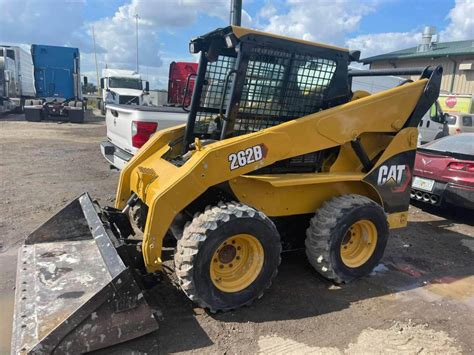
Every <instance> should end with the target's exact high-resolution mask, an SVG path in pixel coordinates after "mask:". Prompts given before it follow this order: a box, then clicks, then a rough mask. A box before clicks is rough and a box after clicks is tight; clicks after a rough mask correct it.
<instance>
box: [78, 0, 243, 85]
mask: <svg viewBox="0 0 474 355" xmlns="http://www.w3.org/2000/svg"><path fill="white" fill-rule="evenodd" d="M136 14H138V15H139V22H138V23H139V31H138V33H139V63H140V71H141V73H142V74H146V73H148V77H149V78H148V79H149V81H150V86H151V87H152V88H156V87H166V86H167V78H168V67H169V63H170V62H171V61H173V60H175V61H177V60H179V59H178V58H177V57H171V56H170V53H166V49H165V48H162V46H161V43H160V36H161V35H162V33H163V32H166V31H168V32H169V31H171V32H172V31H175V30H178V29H179V28H184V27H189V26H192V25H193V24H194V23H196V21H198V19H199V16H200V15H202V14H206V15H208V16H212V17H217V18H220V19H223V20H226V21H227V19H228V16H229V1H228V0H212V1H199V0H178V1H174V0H132V2H131V3H129V4H126V5H123V6H121V7H119V8H118V9H117V11H116V12H115V14H113V16H111V17H106V18H102V19H100V20H98V21H96V22H94V23H91V24H88V33H89V35H90V34H91V26H92V25H94V27H95V34H96V41H97V44H98V45H99V46H100V47H101V48H104V53H102V54H100V55H99V62H100V64H99V67H100V68H104V67H105V64H107V65H108V66H109V67H117V68H122V69H135V68H136V38H135V26H136V22H135V21H136V19H135V15H136ZM251 21H252V19H251V17H250V16H249V15H248V13H246V12H243V14H242V22H243V23H249V22H251ZM180 56H181V57H183V55H182V54H181V55H180ZM182 59H183V60H186V61H193V57H192V56H191V55H189V57H185V58H182ZM86 62H87V63H88V62H91V58H87V59H86ZM86 68H90V67H89V65H86ZM145 76H146V75H145ZM92 80H93V81H94V82H95V81H96V80H95V76H94V78H92Z"/></svg>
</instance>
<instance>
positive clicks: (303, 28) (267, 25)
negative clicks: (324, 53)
mask: <svg viewBox="0 0 474 355" xmlns="http://www.w3.org/2000/svg"><path fill="white" fill-rule="evenodd" d="M375 5H376V1H371V0H367V1H363V2H358V3H354V1H350V0H332V1H331V0H287V2H286V3H285V4H284V6H283V8H280V9H278V8H277V7H275V5H274V4H272V3H267V4H266V5H265V6H264V8H262V10H261V11H260V13H259V23H260V25H261V26H263V28H264V30H265V31H268V32H273V33H279V34H283V35H287V36H291V37H296V38H302V39H305V40H310V41H318V42H325V43H333V44H343V42H344V39H345V37H346V35H347V34H349V33H351V32H353V31H355V30H357V28H358V27H359V25H360V22H361V20H362V18H363V16H364V15H367V14H369V13H371V12H372V11H374V7H375Z"/></svg>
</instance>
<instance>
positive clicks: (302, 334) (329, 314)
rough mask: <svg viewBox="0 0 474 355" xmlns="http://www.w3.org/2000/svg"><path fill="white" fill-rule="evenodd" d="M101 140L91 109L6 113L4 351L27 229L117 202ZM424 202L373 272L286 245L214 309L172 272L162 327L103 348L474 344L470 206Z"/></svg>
mask: <svg viewBox="0 0 474 355" xmlns="http://www.w3.org/2000/svg"><path fill="white" fill-rule="evenodd" d="M104 138H105V125H104V122H103V120H102V119H100V118H98V117H95V116H93V115H90V117H89V118H88V120H87V123H85V124H82V125H74V124H69V123H62V124H59V123H54V122H42V123H28V122H25V121H24V120H23V118H22V117H21V116H14V115H10V116H7V117H2V118H0V142H1V143H0V147H1V148H0V154H1V159H0V181H1V185H0V192H1V196H2V198H1V200H0V270H2V271H1V273H0V310H1V311H0V354H3V353H8V352H9V348H10V336H11V317H12V312H13V297H14V286H15V269H16V251H17V249H18V246H19V245H20V244H21V242H22V241H23V240H24V238H25V237H26V236H27V235H28V234H29V233H31V232H32V231H33V230H34V229H35V228H36V227H37V226H39V225H40V224H41V223H43V222H44V221H46V220H47V219H48V218H49V217H50V216H51V215H52V214H53V213H54V212H55V211H58V210H59V209H61V207H63V206H64V205H65V204H66V203H67V202H68V201H70V200H72V199H74V198H75V197H77V196H78V195H80V194H81V193H82V192H84V191H88V192H89V193H90V195H91V196H92V197H93V198H95V199H97V200H99V202H100V203H101V204H102V205H112V204H113V200H114V195H115V188H116V184H117V181H118V173H117V172H116V171H112V170H110V169H109V166H108V164H107V163H106V161H105V160H104V159H103V158H102V156H101V154H100V150H99V142H100V141H101V140H103V139H104ZM421 208H425V207H423V206H421V205H419V206H416V207H411V208H410V217H409V221H410V223H409V226H408V228H405V229H403V230H394V231H392V233H391V238H390V240H389V243H388V247H387V250H386V253H385V257H384V258H383V260H382V263H381V264H380V265H378V266H377V268H376V270H375V271H374V272H373V273H372V275H370V276H369V277H366V278H364V279H361V280H357V281H355V282H353V283H350V284H348V285H344V286H342V287H341V286H335V285H333V284H331V283H329V282H327V281H325V280H324V279H322V278H320V277H319V276H318V274H317V273H316V272H314V271H313V270H312V268H311V267H310V265H309V264H308V263H307V262H306V260H305V257H304V253H302V252H293V253H288V254H285V255H284V256H283V260H282V264H281V266H280V269H279V274H278V276H277V279H276V280H275V282H274V284H273V286H272V287H271V288H270V290H268V291H267V293H266V294H265V296H264V297H263V298H262V299H260V300H258V301H257V302H255V303H254V304H253V305H252V306H250V307H246V308H243V309H239V310H237V311H234V312H229V313H218V314H210V313H208V312H206V311H205V310H203V309H200V308H197V307H195V306H194V305H193V304H192V303H191V302H190V301H189V300H188V299H187V298H186V297H185V296H184V294H183V293H182V292H181V291H179V290H178V289H177V288H176V287H175V283H174V277H173V274H172V273H171V272H168V273H167V275H166V277H165V280H164V281H163V282H162V283H160V284H159V285H158V286H157V287H155V288H154V289H153V290H152V296H153V297H154V300H155V301H156V304H157V305H158V306H159V307H160V309H161V321H160V330H159V331H157V332H156V333H153V334H150V335H148V336H145V337H142V338H139V339H136V340H134V341H131V342H128V343H125V344H121V345H119V346H116V347H114V348H112V349H108V350H107V353H116V354H118V353H120V354H122V353H135V354H138V353H140V354H141V353H149V354H156V353H187V352H199V353H272V354H273V353H276V354H278V353H280V354H288V353H290V354H291V353H293V354H303V353H317V354H345V353H348V354H362V353H363V354H366V353H397V354H398V353H407V354H415V353H416V354H418V353H422V354H431V353H443V354H456V353H466V354H467V353H473V352H474V338H473V337H472V334H473V333H474V262H473V260H474V226H473V225H474V218H473V215H474V214H472V213H471V214H469V213H468V212H467V211H465V210H457V209H452V208H451V209H449V210H439V209H429V210H427V209H425V210H423V209H421ZM167 264H168V265H169V266H170V267H171V266H172V265H171V263H170V262H167ZM102 353H106V352H104V351H102Z"/></svg>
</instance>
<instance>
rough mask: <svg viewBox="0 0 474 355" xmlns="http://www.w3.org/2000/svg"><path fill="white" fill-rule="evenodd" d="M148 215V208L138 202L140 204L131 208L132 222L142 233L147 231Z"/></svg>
mask: <svg viewBox="0 0 474 355" xmlns="http://www.w3.org/2000/svg"><path fill="white" fill-rule="evenodd" d="M147 214H148V206H147V205H145V204H144V203H142V202H141V201H138V203H137V204H136V205H135V206H133V207H132V208H130V217H131V221H132V223H133V224H134V226H136V227H137V228H138V229H139V230H140V231H141V232H143V231H144V230H145V223H146V216H147Z"/></svg>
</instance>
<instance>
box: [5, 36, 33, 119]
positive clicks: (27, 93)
mask: <svg viewBox="0 0 474 355" xmlns="http://www.w3.org/2000/svg"><path fill="white" fill-rule="evenodd" d="M35 95H36V92H35V83H34V71H33V61H32V58H31V53H30V52H29V51H27V50H25V49H23V48H21V47H20V46H10V45H0V113H7V112H13V111H15V112H23V107H24V105H25V100H28V99H32V98H34V97H35Z"/></svg>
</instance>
